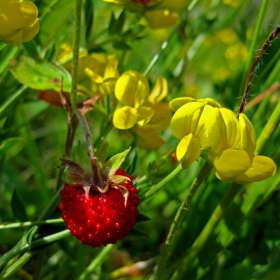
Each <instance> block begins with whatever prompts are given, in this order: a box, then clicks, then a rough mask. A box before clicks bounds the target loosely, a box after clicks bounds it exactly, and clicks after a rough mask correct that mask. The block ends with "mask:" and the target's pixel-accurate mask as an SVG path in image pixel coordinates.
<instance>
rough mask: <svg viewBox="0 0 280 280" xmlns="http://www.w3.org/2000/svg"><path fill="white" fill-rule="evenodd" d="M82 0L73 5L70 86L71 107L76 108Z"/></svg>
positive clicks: (77, 0)
mask: <svg viewBox="0 0 280 280" xmlns="http://www.w3.org/2000/svg"><path fill="white" fill-rule="evenodd" d="M82 2H83V1H82V0H76V6H75V27H74V39H73V59H72V73H71V75H72V87H71V107H72V109H76V108H77V86H78V65H79V48H80V36H81V14H82Z"/></svg>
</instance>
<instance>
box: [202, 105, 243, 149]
mask: <svg viewBox="0 0 280 280" xmlns="http://www.w3.org/2000/svg"><path fill="white" fill-rule="evenodd" d="M208 138H209V144H210V146H211V149H212V150H213V151H214V152H215V153H219V152H220V151H221V150H225V149H228V148H236V149H240V148H241V145H240V124H239V122H238V120H237V118H236V117H235V114H234V113H233V112H232V111H230V110H228V109H225V108H213V111H212V114H211V116H210V118H209V122H208Z"/></svg>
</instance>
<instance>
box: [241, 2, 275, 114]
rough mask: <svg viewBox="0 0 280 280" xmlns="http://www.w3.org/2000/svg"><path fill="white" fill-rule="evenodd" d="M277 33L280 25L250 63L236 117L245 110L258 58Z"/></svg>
mask: <svg viewBox="0 0 280 280" xmlns="http://www.w3.org/2000/svg"><path fill="white" fill-rule="evenodd" d="M263 2H265V1H263ZM279 33H280V25H278V26H277V27H276V28H275V29H274V30H273V31H272V32H271V33H270V35H269V36H268V38H267V39H266V40H265V42H264V43H263V45H262V46H261V48H260V50H259V51H258V53H257V55H256V57H255V59H254V61H253V63H252V66H251V68H250V70H249V74H248V76H247V79H246V83H245V89H244V93H243V96H242V100H241V104H240V107H239V110H238V114H237V118H238V116H239V114H241V113H243V112H244V110H245V106H246V103H247V100H248V94H249V89H250V85H251V83H252V77H253V74H254V72H255V70H256V69H257V66H258V63H259V60H260V58H261V56H262V55H263V53H264V52H265V50H266V49H267V48H268V47H269V46H270V45H271V43H272V42H273V41H274V40H275V38H276V37H277V36H278V35H279Z"/></svg>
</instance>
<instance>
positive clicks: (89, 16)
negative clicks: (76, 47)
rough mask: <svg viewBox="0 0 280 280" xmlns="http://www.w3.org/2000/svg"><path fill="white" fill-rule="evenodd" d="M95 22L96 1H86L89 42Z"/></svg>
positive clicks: (87, 38) (87, 36) (87, 39)
mask: <svg viewBox="0 0 280 280" xmlns="http://www.w3.org/2000/svg"><path fill="white" fill-rule="evenodd" d="M93 22H94V2H93V0H86V1H85V26H86V32H85V33H86V36H85V37H86V41H87V42H89V40H90V35H91V31H92V28H93Z"/></svg>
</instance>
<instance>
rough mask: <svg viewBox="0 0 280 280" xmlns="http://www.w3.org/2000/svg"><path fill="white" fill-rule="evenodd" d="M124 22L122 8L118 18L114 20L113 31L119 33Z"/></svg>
mask: <svg viewBox="0 0 280 280" xmlns="http://www.w3.org/2000/svg"><path fill="white" fill-rule="evenodd" d="M124 22H125V10H123V11H122V12H121V13H120V15H119V17H118V19H117V20H116V25H115V31H116V33H118V34H121V33H122V29H123V26H124Z"/></svg>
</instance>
